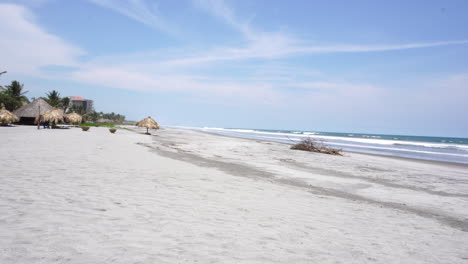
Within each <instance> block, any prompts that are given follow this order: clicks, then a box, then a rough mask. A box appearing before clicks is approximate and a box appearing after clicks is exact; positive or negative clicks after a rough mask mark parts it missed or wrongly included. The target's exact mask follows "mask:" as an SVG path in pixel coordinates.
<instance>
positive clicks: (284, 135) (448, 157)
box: [191, 127, 468, 164]
mask: <svg viewBox="0 0 468 264" xmlns="http://www.w3.org/2000/svg"><path fill="white" fill-rule="evenodd" d="M191 129H195V130H201V131H205V132H210V133H215V134H220V135H225V136H234V137H241V138H249V139H257V140H265V141H273V142H281V143H287V144H294V143H296V142H299V141H301V140H302V139H304V138H308V137H310V138H312V139H315V140H320V141H323V143H324V144H325V145H328V146H330V147H333V148H339V149H342V150H344V151H353V152H360V153H370V154H379V155H386V156H395V157H406V158H415V159H422V160H435V161H444V162H454V163H464V164H468V138H452V137H427V136H402V135H381V134H364V133H334V132H314V131H294V130H268V129H239V128H213V127H203V128H191Z"/></svg>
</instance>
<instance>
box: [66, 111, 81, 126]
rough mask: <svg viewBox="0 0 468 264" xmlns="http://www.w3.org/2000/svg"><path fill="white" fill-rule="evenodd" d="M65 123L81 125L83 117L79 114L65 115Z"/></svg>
mask: <svg viewBox="0 0 468 264" xmlns="http://www.w3.org/2000/svg"><path fill="white" fill-rule="evenodd" d="M65 121H67V122H68V123H72V124H79V123H81V122H82V121H83V117H82V116H81V115H79V114H77V113H71V114H68V115H65Z"/></svg>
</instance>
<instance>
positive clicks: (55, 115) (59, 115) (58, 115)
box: [40, 108, 64, 124]
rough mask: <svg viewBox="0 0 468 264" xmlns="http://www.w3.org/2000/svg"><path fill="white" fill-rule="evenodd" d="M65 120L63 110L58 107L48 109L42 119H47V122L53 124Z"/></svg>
mask: <svg viewBox="0 0 468 264" xmlns="http://www.w3.org/2000/svg"><path fill="white" fill-rule="evenodd" d="M63 120H64V115H63V110H62V109H57V108H56V109H53V110H50V111H47V112H46V113H45V114H44V115H43V116H42V118H41V119H40V121H41V122H42V121H45V122H50V123H52V124H57V123H60V122H63Z"/></svg>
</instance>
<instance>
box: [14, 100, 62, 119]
mask: <svg viewBox="0 0 468 264" xmlns="http://www.w3.org/2000/svg"><path fill="white" fill-rule="evenodd" d="M53 109H54V108H53V107H52V106H50V105H49V104H48V103H47V102H46V101H45V100H44V99H42V98H39V99H36V100H34V101H32V102H31V103H29V104H27V105H23V106H22V107H20V108H18V109H16V110H15V111H13V114H15V115H16V116H17V117H19V123H20V124H24V125H33V124H34V123H35V122H34V121H35V120H36V118H37V119H39V116H40V115H41V114H44V113H45V112H47V111H50V110H53Z"/></svg>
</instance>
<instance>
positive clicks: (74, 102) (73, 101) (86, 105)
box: [69, 96, 94, 113]
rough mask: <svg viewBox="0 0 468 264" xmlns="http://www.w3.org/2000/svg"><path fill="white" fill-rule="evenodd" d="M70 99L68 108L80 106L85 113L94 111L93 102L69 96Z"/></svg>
mask: <svg viewBox="0 0 468 264" xmlns="http://www.w3.org/2000/svg"><path fill="white" fill-rule="evenodd" d="M69 98H70V107H72V106H81V107H83V109H84V110H85V111H86V112H88V113H89V112H92V111H94V105H93V100H88V99H84V98H83V97H79V96H69Z"/></svg>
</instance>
